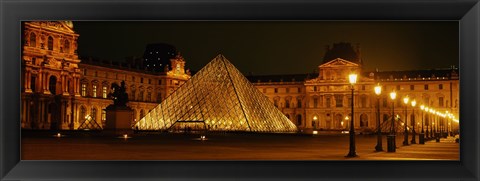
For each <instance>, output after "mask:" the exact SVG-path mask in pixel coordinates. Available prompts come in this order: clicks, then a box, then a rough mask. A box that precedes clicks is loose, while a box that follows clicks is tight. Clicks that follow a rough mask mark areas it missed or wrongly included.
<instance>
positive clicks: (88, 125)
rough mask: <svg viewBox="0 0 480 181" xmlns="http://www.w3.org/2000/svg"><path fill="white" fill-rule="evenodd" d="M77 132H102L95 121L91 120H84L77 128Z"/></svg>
mask: <svg viewBox="0 0 480 181" xmlns="http://www.w3.org/2000/svg"><path fill="white" fill-rule="evenodd" d="M77 129H78V130H102V129H103V128H102V127H101V126H100V125H99V124H98V123H97V121H96V120H94V119H91V118H86V119H85V121H83V122H82V123H81V124H80V126H78V128H77Z"/></svg>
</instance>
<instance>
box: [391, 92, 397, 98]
mask: <svg viewBox="0 0 480 181" xmlns="http://www.w3.org/2000/svg"><path fill="white" fill-rule="evenodd" d="M396 97H397V93H396V92H395V91H393V92H390V98H391V99H392V100H394V99H395V98H396Z"/></svg>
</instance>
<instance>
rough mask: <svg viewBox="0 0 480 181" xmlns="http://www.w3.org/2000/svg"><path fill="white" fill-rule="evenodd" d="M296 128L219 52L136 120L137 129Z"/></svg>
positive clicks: (220, 129) (242, 129)
mask: <svg viewBox="0 0 480 181" xmlns="http://www.w3.org/2000/svg"><path fill="white" fill-rule="evenodd" d="M186 126H188V127H193V128H194V129H200V128H201V129H203V128H205V129H207V130H209V131H252V132H295V131H296V130H297V127H296V126H295V125H294V124H293V123H292V122H291V121H290V120H289V119H288V118H287V117H286V116H285V115H284V114H283V113H282V112H281V111H280V110H278V109H277V108H276V107H275V106H274V105H273V103H272V102H270V101H269V100H268V98H267V97H266V96H265V95H263V94H262V93H261V92H260V91H259V90H258V89H257V88H255V87H254V86H253V85H252V84H251V83H250V82H249V81H248V80H247V79H246V78H245V77H244V76H243V74H242V73H241V72H240V71H239V70H237V69H236V68H235V66H234V65H233V64H231V63H230V62H229V61H228V60H227V59H226V58H225V57H223V56H222V55H219V56H217V57H216V58H215V59H213V60H212V61H211V62H210V63H208V64H207V65H206V66H205V67H203V68H202V69H201V70H200V71H199V72H198V73H196V74H195V75H194V76H193V77H191V78H190V79H189V80H188V81H187V82H185V83H184V84H183V85H182V86H181V87H179V88H178V89H177V90H176V91H175V92H173V93H172V94H171V95H170V96H168V97H167V98H166V99H165V100H164V101H163V102H162V103H160V104H159V105H158V106H157V107H155V108H154V109H153V110H152V111H150V112H149V113H148V114H147V115H145V117H144V118H142V119H141V120H140V121H138V123H137V124H136V127H137V128H138V129H139V130H163V131H166V130H167V131H168V130H178V129H183V128H185V127H186Z"/></svg>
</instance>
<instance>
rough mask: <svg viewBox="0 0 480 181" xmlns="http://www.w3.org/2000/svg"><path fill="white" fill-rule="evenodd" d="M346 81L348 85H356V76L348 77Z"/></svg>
mask: <svg viewBox="0 0 480 181" xmlns="http://www.w3.org/2000/svg"><path fill="white" fill-rule="evenodd" d="M348 80H349V82H350V84H352V85H353V84H355V83H357V74H350V75H348Z"/></svg>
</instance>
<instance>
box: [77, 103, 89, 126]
mask: <svg viewBox="0 0 480 181" xmlns="http://www.w3.org/2000/svg"><path fill="white" fill-rule="evenodd" d="M85 114H87V110H86V109H85V107H83V106H82V107H80V115H79V118H78V120H82V121H81V122H83V120H85V119H86V118H85V116H86V115H85ZM78 120H77V122H78Z"/></svg>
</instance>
